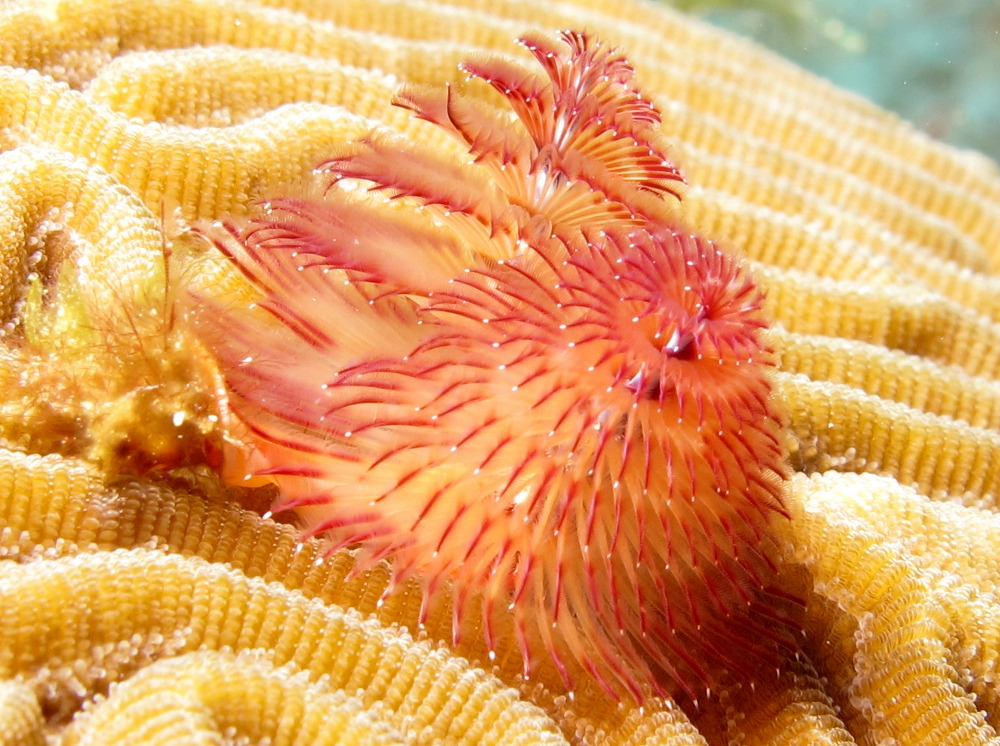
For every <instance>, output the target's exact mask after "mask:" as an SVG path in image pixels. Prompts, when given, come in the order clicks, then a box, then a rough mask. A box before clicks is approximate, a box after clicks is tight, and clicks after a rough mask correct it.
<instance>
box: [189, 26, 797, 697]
mask: <svg viewBox="0 0 1000 746" xmlns="http://www.w3.org/2000/svg"><path fill="white" fill-rule="evenodd" d="M521 42H522V44H523V45H524V46H525V47H527V49H528V50H529V51H530V52H531V53H532V54H533V56H534V57H535V59H536V60H537V62H538V63H540V65H541V67H542V70H543V74H539V73H537V72H534V71H532V70H528V69H524V68H522V67H521V66H520V65H518V64H515V63H513V62H508V61H505V60H499V59H494V58H489V59H475V60H472V61H469V62H467V63H466V64H465V65H464V69H465V70H466V71H467V72H468V73H469V74H470V75H471V76H473V77H476V78H481V79H483V80H485V81H487V82H488V83H490V84H491V85H492V86H493V87H495V88H496V89H497V90H499V91H500V92H501V93H502V94H503V95H504V97H505V98H506V99H507V101H508V102H509V103H510V105H511V107H512V108H513V109H514V111H515V113H516V115H517V117H516V119H514V120H511V119H507V118H504V117H502V116H501V115H500V114H499V113H498V112H496V111H494V110H492V109H490V108H488V107H486V106H485V105H483V104H478V103H475V102H472V101H470V100H468V99H466V98H464V97H462V96H460V95H458V94H457V93H456V91H455V90H453V89H450V88H449V89H446V90H444V91H434V92H432V91H428V90H425V89H405V90H404V91H403V92H401V94H400V95H399V98H398V103H399V104H400V105H402V106H405V107H407V108H409V109H411V110H412V111H414V112H415V113H416V114H417V115H418V116H420V117H422V118H424V119H427V120H428V121H431V122H434V123H436V124H437V125H439V126H441V127H443V128H445V129H447V130H448V131H450V132H452V133H453V134H454V135H455V136H456V137H458V138H459V139H460V140H461V141H462V142H463V143H465V145H466V146H467V147H468V149H469V153H470V155H471V157H472V162H470V163H465V164H456V163H453V162H448V161H446V160H445V159H443V158H437V157H435V156H432V155H430V154H427V153H426V152H422V151H420V150H418V149H416V148H414V147H412V146H408V145H404V144H402V143H400V142H398V141H397V140H396V139H393V138H389V137H386V136H384V135H373V136H371V137H369V138H367V139H365V140H364V141H361V142H358V143H354V144H352V145H349V146H346V147H345V148H344V149H343V150H342V151H341V152H339V153H338V154H336V155H335V156H333V157H331V158H330V159H329V160H328V161H327V162H325V163H324V164H322V165H321V167H320V169H319V171H318V175H317V177H316V179H315V183H314V184H313V185H312V186H311V187H310V188H309V189H308V190H306V191H305V192H304V193H301V194H297V195H293V196H288V197H283V198H280V199H273V200H271V201H270V202H268V203H265V204H264V205H262V206H261V207H260V209H259V210H258V211H257V213H256V214H255V216H254V217H253V218H252V219H250V220H249V221H246V222H244V223H225V224H217V225H215V226H211V227H207V228H203V229H202V230H203V232H204V234H205V235H206V236H207V238H208V239H209V240H210V241H212V242H213V243H214V244H215V245H216V246H217V247H218V248H219V250H221V251H222V252H223V254H225V255H226V256H228V257H229V259H230V260H231V261H232V262H233V263H234V264H235V266H236V267H238V268H239V269H240V271H241V272H242V273H243V275H244V276H245V277H246V279H247V280H249V282H250V284H251V285H252V286H253V288H255V290H254V298H253V301H252V302H251V304H250V307H246V305H245V304H237V303H229V304H226V303H224V302H222V301H221V300H217V299H213V298H211V297H207V296H204V295H202V296H199V297H197V298H195V300H196V301H197V303H196V304H194V307H193V310H192V317H193V318H194V319H195V320H196V324H197V328H198V331H199V333H200V334H201V335H202V337H203V339H204V340H205V341H206V342H207V344H208V345H209V346H210V347H211V349H213V350H214V352H215V354H216V356H217V358H218V362H219V365H220V368H221V370H222V373H223V375H224V377H225V380H226V383H227V386H228V389H229V396H230V399H231V405H232V408H233V411H234V412H235V413H236V414H237V415H238V417H239V418H240V420H241V421H242V423H243V425H244V426H245V428H246V431H247V433H248V435H247V439H248V441H249V442H250V443H251V444H252V450H251V451H250V452H249V453H247V454H242V455H241V456H240V458H242V459H244V461H245V463H244V462H240V463H244V465H243V469H244V473H245V474H246V475H248V476H255V477H266V478H268V479H271V480H273V481H274V482H275V483H277V485H278V486H279V488H280V490H281V505H280V506H279V507H283V508H286V509H288V508H294V509H295V510H296V511H297V512H298V514H299V515H300V516H301V518H302V520H303V521H304V522H305V524H306V526H307V528H308V531H309V533H310V534H321V535H324V536H327V537H329V540H330V542H331V548H332V549H335V548H340V547H352V548H355V549H356V550H357V556H358V563H359V564H358V567H359V568H364V567H369V566H371V565H372V564H373V563H375V562H377V561H381V560H382V559H385V558H388V559H390V560H391V561H392V573H393V579H394V584H398V583H399V582H400V581H402V580H403V579H405V578H409V577H417V578H420V579H421V580H422V582H423V586H424V590H425V594H426V595H425V607H424V614H425V615H426V613H427V612H428V610H429V609H430V608H431V607H432V606H433V605H434V604H435V603H437V602H438V601H439V600H440V599H441V598H443V597H444V596H445V594H450V599H451V601H452V603H453V604H454V618H455V626H454V635H455V637H456V638H457V637H458V635H459V634H460V632H461V630H462V629H463V628H464V627H465V626H466V624H467V623H468V621H469V619H468V616H469V615H470V614H473V613H476V614H479V615H480V622H481V629H482V631H483V635H484V638H485V640H486V643H487V645H489V646H490V648H491V649H493V646H494V645H495V644H496V641H497V639H498V637H499V636H500V635H501V634H502V630H503V629H507V628H509V629H511V630H512V632H511V634H513V635H514V636H515V638H516V640H517V643H518V645H519V647H520V650H521V654H522V657H523V660H524V671H525V674H526V675H531V674H532V673H533V672H534V670H535V669H536V668H537V667H538V666H545V667H550V668H551V669H554V670H555V671H557V672H558V674H559V675H560V676H561V677H562V679H563V681H564V683H565V686H567V687H568V688H572V687H574V686H577V685H579V684H580V682H581V681H582V680H583V679H584V678H589V679H590V680H593V681H595V682H596V683H597V684H599V685H600V686H603V687H604V688H605V689H606V690H607V691H608V692H610V693H611V694H613V695H615V696H619V695H620V694H622V693H625V692H628V693H630V694H631V695H632V696H634V697H635V698H636V699H637V700H640V701H641V700H642V699H643V698H644V697H645V696H648V695H649V694H651V693H655V694H674V695H676V694H685V695H687V696H689V697H690V698H692V699H694V700H697V698H698V697H699V695H700V692H701V691H702V690H703V689H711V688H712V687H714V686H716V685H717V684H718V683H719V681H720V680H721V677H723V676H724V675H732V676H744V677H748V678H751V679H752V678H754V677H756V676H758V675H759V671H760V670H761V669H762V668H770V669H773V667H774V666H776V665H778V664H779V663H780V660H781V650H782V648H788V649H794V647H795V643H794V631H795V628H796V622H795V615H796V612H797V610H798V604H797V602H796V601H795V600H794V599H790V598H789V597H788V596H787V595H786V594H784V593H782V591H781V590H780V583H779V577H778V561H779V554H780V547H779V537H780V536H781V532H780V523H781V522H782V521H784V520H786V513H785V510H784V507H783V505H782V500H781V480H782V478H783V476H784V474H785V467H784V464H783V459H782V454H781V451H780V448H779V445H778V438H777V432H778V429H779V427H780V418H779V416H778V414H777V412H776V410H775V407H774V405H773V403H772V401H771V388H770V383H769V378H768V366H769V365H770V364H771V355H770V351H769V350H768V349H767V347H766V345H765V343H764V341H763V337H762V331H763V329H764V328H765V326H766V321H765V319H764V317H763V314H762V311H761V305H762V292H761V290H760V288H759V287H758V286H757V285H756V284H755V283H754V281H753V280H752V279H751V278H750V277H749V276H748V274H747V273H746V271H745V270H744V268H743V266H742V265H741V263H740V262H739V261H738V260H737V259H736V258H735V257H734V256H732V255H731V254H728V253H726V252H724V251H723V250H721V249H720V248H719V247H718V246H716V245H715V244H714V243H713V242H711V241H708V240H705V239H703V238H700V237H698V236H696V235H693V234H691V233H690V232H689V231H687V230H685V229H683V228H682V227H681V226H680V224H679V223H678V222H677V221H676V219H670V218H669V216H670V215H671V213H670V211H669V210H666V209H664V206H663V202H664V200H672V199H674V198H679V197H680V195H681V192H682V186H683V180H682V178H681V175H680V172H679V170H678V169H677V167H676V166H675V165H674V164H673V163H672V162H671V160H670V158H669V157H668V154H667V149H666V147H665V144H664V142H663V135H662V133H661V132H660V129H659V125H660V115H659V113H658V112H657V110H656V109H655V107H654V106H653V104H652V103H651V102H650V101H649V100H648V99H647V98H645V97H643V96H642V94H641V93H640V92H639V91H638V89H637V88H635V86H634V80H633V71H632V68H631V67H630V66H629V64H628V62H627V60H626V59H625V57H624V56H623V55H622V54H621V53H620V52H618V51H616V50H614V49H613V48H610V47H608V46H607V45H605V44H604V43H602V42H600V41H598V40H596V39H594V38H592V37H590V36H589V35H586V34H582V33H576V32H564V33H562V34H561V35H560V36H559V37H558V38H550V37H547V36H542V35H531V36H526V37H525V38H524V39H522V40H521ZM665 216H667V217H665ZM390 590H391V587H390ZM474 599H475V600H476V603H473V600H474ZM473 609H476V610H477V611H475V612H473ZM505 625H507V626H505Z"/></svg>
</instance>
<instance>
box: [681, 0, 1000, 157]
mask: <svg viewBox="0 0 1000 746" xmlns="http://www.w3.org/2000/svg"><path fill="white" fill-rule="evenodd" d="M670 4H671V5H673V6H675V7H678V8H680V9H683V10H686V11H688V12H691V13H693V14H694V15H697V16H699V17H701V18H703V19H704V20H707V21H709V22H710V23H713V24H715V25H718V26H722V27H723V28H727V29H729V30H732V31H735V32H737V33H739V34H741V35H743V36H749V37H751V38H753V39H755V40H757V41H759V42H761V43H762V44H764V45H766V46H768V47H770V48H771V49H774V50H775V51H777V52H779V53H780V54H782V55H783V56H785V57H788V58H789V59H792V60H794V61H796V62H797V63H799V64H800V65H802V66H803V67H805V68H807V69H809V70H812V71H813V72H815V73H817V74H819V75H821V76H822V77H824V78H827V79H828V80H831V81H833V82H834V83H836V84H837V85H838V86H840V87H842V88H847V89H849V90H852V91H855V92H857V93H859V94H861V95H862V96H864V97H865V98H868V99H869V100H871V101H874V102H875V103H877V104H879V105H880V106H882V107H884V108H887V109H890V110H892V111H895V112H897V113H899V114H900V115H901V116H902V117H904V118H905V119H907V120H909V121H911V122H913V123H914V124H915V125H916V126H917V127H919V128H920V129H922V130H924V131H926V132H928V133H929V134H931V135H933V136H934V137H937V138H940V139H942V140H946V141H948V142H950V143H952V144H954V145H957V146H959V147H962V148H971V149H974V150H978V151H980V152H981V153H984V154H986V155H987V156H989V157H990V158H992V159H993V160H994V161H997V162H1000V0H908V1H907V0H887V1H881V2H879V1H876V0H870V1H869V2H863V1H862V0H744V1H743V2H739V1H737V0H670Z"/></svg>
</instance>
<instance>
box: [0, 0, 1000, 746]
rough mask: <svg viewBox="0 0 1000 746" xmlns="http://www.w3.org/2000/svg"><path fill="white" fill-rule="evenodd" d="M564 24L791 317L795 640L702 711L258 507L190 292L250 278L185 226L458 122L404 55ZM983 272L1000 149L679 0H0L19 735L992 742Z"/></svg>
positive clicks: (0, 634) (2, 588)
mask: <svg viewBox="0 0 1000 746" xmlns="http://www.w3.org/2000/svg"><path fill="white" fill-rule="evenodd" d="M566 27H573V28H587V29H589V30H591V31H594V32H596V33H598V34H599V35H600V36H601V37H602V38H604V39H606V40H607V41H609V42H611V43H613V44H615V45H618V46H620V47H621V48H623V49H624V50H625V52H626V53H627V55H628V56H629V58H630V60H631V61H632V62H633V64H634V65H635V67H636V68H637V70H638V77H639V82H640V85H642V87H643V89H644V90H646V91H649V92H650V93H652V94H653V95H654V97H655V101H656V103H657V105H658V106H659V107H660V108H661V109H662V110H663V112H664V114H665V116H664V120H665V123H664V128H665V132H666V135H667V137H668V139H669V140H671V142H672V143H674V146H675V149H676V154H677V156H678V160H679V161H680V162H681V165H682V167H683V169H684V171H685V174H686V176H687V179H688V181H689V182H690V185H691V186H690V188H689V189H688V193H687V196H686V198H685V202H684V204H683V207H682V210H683V216H684V219H685V220H687V221H688V223H689V224H690V225H692V226H693V227H694V228H695V229H697V230H698V231H699V232H700V233H702V234H705V235H709V236H711V237H713V238H715V239H717V240H719V241H721V242H722V243H724V244H725V245H726V246H727V247H729V248H730V249H731V250H733V251H736V252H739V253H742V254H743V255H745V256H746V257H747V260H748V262H749V263H750V264H751V266H752V268H753V271H754V273H755V274H756V276H757V277H758V278H759V279H760V281H761V282H762V283H763V284H764V285H765V286H766V288H767V291H768V299H767V304H768V309H767V310H768V312H769V314H770V315H771V317H772V318H773V319H774V321H775V324H774V327H773V328H772V330H771V331H770V340H771V343H772V344H773V346H774V347H775V349H776V351H777V357H778V359H779V361H780V371H779V372H778V373H777V375H776V396H777V397H778V398H779V400H780V403H781V405H782V406H783V407H784V409H785V410H786V411H787V413H788V420H789V428H788V434H787V447H788V449H789V452H790V458H791V461H792V464H793V466H794V468H795V470H796V474H795V475H794V476H793V477H792V479H791V480H790V483H789V485H788V490H787V497H786V499H787V503H788V505H789V509H790V512H791V513H792V521H791V524H790V525H791V531H790V534H789V536H788V537H787V544H788V547H787V560H786V568H785V571H786V573H787V576H788V578H789V582H790V583H791V584H793V585H795V584H798V585H799V586H801V587H802V588H804V589H806V590H805V593H806V597H807V602H808V608H807V613H806V622H805V631H804V636H803V645H802V647H803V653H802V655H801V656H800V657H799V659H798V660H795V661H792V662H789V664H788V665H787V666H785V667H783V668H782V669H781V670H780V671H777V672H776V673H775V676H774V677H773V678H770V679H768V680H766V681H765V683H764V684H763V685H758V686H756V687H755V688H753V689H752V690H751V689H750V688H749V687H745V686H741V684H740V683H739V682H731V684H730V685H728V686H727V687H725V688H723V689H722V690H721V691H715V692H713V693H712V695H711V697H709V698H707V700H705V701H703V702H701V703H700V705H701V706H700V709H698V710H697V711H695V710H690V709H689V710H687V711H682V710H681V709H680V708H678V707H677V706H675V705H673V704H672V703H670V702H661V701H652V702H647V703H645V705H644V706H643V707H642V708H639V707H636V706H635V705H633V704H630V703H627V702H622V703H616V702H614V701H611V700H610V699H608V698H607V697H606V696H605V695H604V694H603V693H602V691H601V690H600V689H599V688H598V687H596V686H591V685H588V684H587V683H586V682H584V683H582V684H581V685H580V686H579V687H578V688H577V689H576V690H575V691H573V692H572V693H568V692H565V691H563V690H562V689H561V688H560V683H559V681H560V680H559V677H558V676H557V675H556V674H555V673H554V672H552V671H546V670H541V671H539V672H538V675H537V676H536V677H533V678H532V679H531V680H530V681H524V680H523V679H522V678H521V677H520V675H519V671H520V655H519V653H518V651H517V649H516V646H513V645H508V647H507V648H503V647H502V646H500V647H499V648H498V649H497V651H496V656H495V658H494V659H492V660H491V659H489V658H488V657H487V656H486V655H485V654H484V651H485V649H486V647H485V645H484V642H483V640H482V639H481V638H480V637H477V635H475V634H472V635H467V636H466V637H465V638H463V640H462V641H461V644H460V645H459V646H458V647H457V649H454V650H453V649H451V648H450V647H448V646H446V645H445V644H444V643H442V642H441V640H446V639H448V638H449V637H450V628H451V620H450V618H447V617H446V616H442V615H441V614H438V615H436V616H432V618H431V619H429V620H428V623H427V624H426V626H425V628H424V629H420V628H419V627H418V626H417V625H416V624H415V622H416V619H417V617H418V614H419V606H420V599H419V594H418V592H417V589H416V588H415V587H414V588H412V589H411V590H410V591H408V592H402V593H400V594H397V595H396V596H393V597H392V598H391V599H390V600H389V601H388V602H386V603H384V604H379V602H378V601H379V598H380V596H381V593H382V590H383V589H384V587H385V584H386V582H387V581H388V573H387V572H386V571H385V570H384V569H383V570H379V571H370V572H367V573H363V574H357V573H351V567H352V561H351V556H350V555H349V554H348V553H339V554H335V555H333V556H330V557H324V555H323V548H322V546H321V545H320V544H319V543H317V542H312V541H310V542H305V543H300V542H299V541H298V538H297V533H296V530H295V529H294V527H292V526H288V525H284V524H281V523H277V522H275V521H273V520H271V519H269V518H265V517H263V516H262V515H261V511H263V510H266V506H267V504H268V502H269V500H270V499H271V497H272V495H270V494H269V493H268V492H267V490H266V489H264V488H261V489H257V490H235V489H233V488H231V487H227V486H225V485H224V484H223V483H222V482H221V481H220V479H219V478H218V476H217V475H216V473H217V470H218V467H219V454H220V453H221V452H222V451H223V449H224V448H225V441H226V439H227V438H228V437H230V430H229V429H228V427H227V423H228V422H229V421H230V415H229V413H228V412H227V411H226V410H225V400H224V397H222V396H220V393H221V389H220V382H219V380H218V375H217V373H216V372H215V371H214V369H213V368H212V366H211V364H210V363H209V362H208V360H209V357H208V356H207V355H206V354H205V352H204V351H203V350H202V349H200V348H199V347H198V345H197V344H196V343H195V342H194V340H192V339H191V338H190V337H189V336H188V335H187V334H186V333H185V332H184V327H183V325H181V324H178V323H177V319H176V318H174V316H173V311H172V309H173V308H174V304H173V302H172V300H173V298H172V294H173V293H174V292H175V289H176V288H177V287H181V286H183V285H184V284H185V283H191V282H195V283H197V284H199V285H200V286H202V287H205V286H210V285H211V283H213V282H220V283H224V282H232V281H233V279H232V277H231V275H230V274H228V273H227V272H226V270H225V268H224V267H222V266H221V265H217V264H213V263H212V261H211V258H210V257H198V258H197V261H190V257H187V256H186V255H185V251H186V250H187V248H188V247H187V246H186V245H185V242H184V240H183V234H184V229H185V227H186V226H188V225H189V224H191V223H192V222H193V221H196V220H215V219H220V218H223V217H225V216H226V215H240V214H245V213H246V211H247V209H248V206H249V205H250V204H251V202H252V201H253V200H254V199H256V198H260V197H265V196H267V195H270V194H273V193H275V192H276V191H279V190H280V189H281V188H282V186H286V187H287V186H288V185H289V184H295V183H297V182H298V181H299V180H301V179H302V178H303V177H304V176H305V175H307V174H308V173H309V171H310V169H311V168H312V167H313V166H314V165H316V164H317V163H318V162H319V161H321V160H322V159H323V158H324V156H326V155H327V154H328V153H329V152H330V150H331V148H332V147H334V146H335V145H336V144H337V143H342V142H344V141H346V140H350V139H352V138H356V137H359V136H361V135H363V134H365V133H367V132H369V131H370V130H371V129H372V128H373V127H376V126H378V127H385V128H389V129H392V130H395V131H396V132H398V133H401V134H402V135H403V136H405V137H407V138H408V139H410V140H411V141H412V140H416V141H418V142H421V143H423V144H424V145H425V146H426V147H427V148H432V149H434V148H436V149H447V148H454V146H453V145H452V144H451V143H449V142H447V141H446V140H445V139H444V138H443V137H442V135H440V134H439V133H438V132H436V131H435V130H434V129H433V128H431V127H429V126H425V125H424V123H421V122H417V121H413V120H411V119H409V118H408V116H407V115H406V112H404V111H402V110H399V109H395V108H393V107H391V106H390V105H389V100H390V98H391V96H392V94H393V92H394V91H395V90H396V89H397V87H398V86H399V84H401V83H403V82H421V83H429V84H434V85H437V86H440V85H443V84H445V83H447V82H451V83H453V84H455V85H458V86H464V85H466V84H465V82H464V81H463V79H462V76H461V74H460V73H459V72H458V70H457V63H458V62H459V61H460V60H461V59H463V58H466V57H468V56H469V55H470V54H479V53H482V52H484V51H487V50H498V51H503V52H505V53H507V52H509V53H510V54H512V55H516V54H519V53H521V52H520V51H519V50H516V49H515V48H514V47H513V45H512V40H513V38H514V37H515V36H517V35H518V34H519V33H522V32H524V31H526V30H528V29H542V30H546V31H548V30H553V29H557V28H566ZM468 88H469V92H470V93H471V94H472V95H477V96H481V97H482V98H483V100H484V101H485V102H487V103H490V102H494V103H495V99H493V98H491V95H490V94H489V92H487V91H485V90H484V89H482V88H477V87H474V86H472V85H469V86H468ZM178 237H181V238H178ZM998 271H1000V174H998V170H997V168H996V166H995V165H994V164H992V163H990V162H988V161H986V160H985V159H983V158H981V157H979V156H976V155H974V154H970V153H961V152H958V151H956V150H953V149H951V148H949V147H947V146H945V145H942V144H939V143H936V142H934V141H932V140H930V139H929V138H927V137H926V136H924V135H922V134H920V133H919V132H917V131H915V130H914V129H913V128H912V127H910V126H909V125H907V124H905V123H902V122H900V121H898V120H897V119H896V118H895V117H893V116H892V115H890V114H887V113H885V112H882V111H880V110H878V109H877V108H875V107H873V106H872V105H870V104H868V103H866V102H864V101H862V100H860V99H858V98H856V97H854V96H851V95H849V94H846V93H843V92H841V91H838V90H836V89H834V88H832V87H831V86H829V85H827V84H825V83H822V82H820V81H818V80H817V79H815V78H813V77H811V76H810V75H808V74H806V73H804V72H802V71H800V70H798V69H797V68H795V67H794V66H792V65H790V64H788V63H786V62H784V61H782V60H780V59H778V58H776V57H774V56H773V55H771V54H769V53H767V52H765V51H762V50H761V49H759V48H757V47H755V46H753V45H751V44H749V43H747V42H745V41H743V40H740V39H738V38H735V37H732V36H730V35H727V34H724V33H722V32H719V31H717V30H714V29H711V28H709V27H707V26H704V25H702V24H700V23H698V22H695V21H692V20H690V19H688V18H685V17H683V16H681V15H678V14H676V13H674V12H672V11H670V10H668V9H666V8H664V7H662V6H660V5H655V4H651V3H647V2H642V1H641V0H615V1H614V2H609V1H608V0H568V1H567V2H562V3H559V4H552V5H548V6H544V7H539V5H538V4H537V3H534V2H526V1H525V2H519V1H517V0H489V1H488V0H436V1H435V0H424V1H422V2H403V1H402V0H363V1H362V0H337V1H336V2H334V1H333V0H145V1H144V2H141V3H140V2H134V1H133V0H23V1H22V0H6V2H0V741H2V742H3V743H13V744H40V743H44V742H46V741H47V740H48V741H54V742H66V743H88V742H95V741H100V742H105V743H118V742H134V743H219V742H223V741H238V742H258V741H263V740H265V739H268V740H269V741H270V742H272V743H283V744H284V743H289V744H291V743H302V744H311V743H400V742H403V743H410V742H412V743H469V744H474V743H475V744H478V743H525V744H527V743H536V742H546V743H562V742H576V743H588V744H589V743H594V744H601V743H606V744H646V743H648V744H653V743H663V744H704V743H712V744H715V743H727V742H731V743H747V744H751V743H752V744H765V743H771V744H821V743H853V742H857V743H867V744H876V743H896V744H922V743H927V744H935V746H939V745H942V744H957V745H958V744H979V743H993V742H1000V739H998V738H997V732H996V729H997V728H998V727H1000V689H998V686H997V677H998V671H997V665H998V657H1000V600H998V586H1000V559H998V557H1000V552H998V549H1000V515H998V513H997V506H996V504H995V503H996V498H997V495H998V494H1000V301H998V300H997V299H998V298H1000V292H998V291H1000V279H998V278H997V276H996V274H997V272H998ZM195 273H196V274H195Z"/></svg>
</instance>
